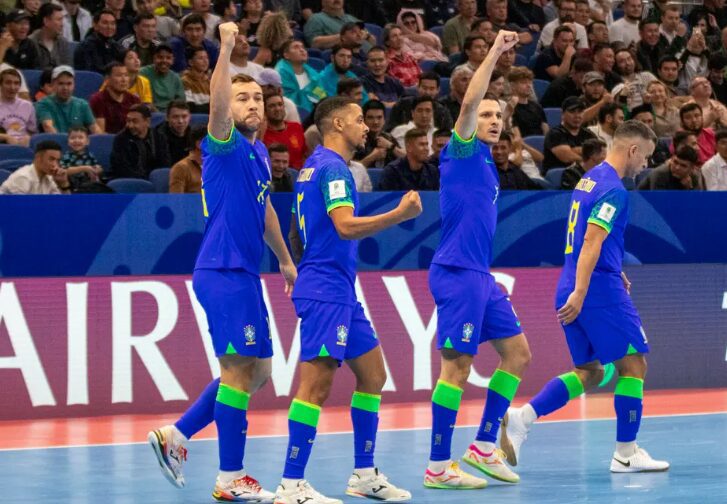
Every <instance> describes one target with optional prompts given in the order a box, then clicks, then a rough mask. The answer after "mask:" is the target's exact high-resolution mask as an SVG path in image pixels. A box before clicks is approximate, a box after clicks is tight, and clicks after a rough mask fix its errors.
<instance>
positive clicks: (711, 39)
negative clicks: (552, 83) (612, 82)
mask: <svg viewBox="0 0 727 504" xmlns="http://www.w3.org/2000/svg"><path fill="white" fill-rule="evenodd" d="M687 23H688V24H689V26H690V27H691V28H692V37H693V36H694V35H696V34H697V33H698V34H699V36H700V38H702V39H703V41H704V49H705V50H706V51H707V52H708V53H709V52H715V51H718V50H719V49H720V47H721V45H722V44H721V41H720V32H719V30H718V28H717V25H716V23H714V21H713V20H710V18H709V14H707V12H705V10H704V9H702V8H700V7H695V8H693V9H692V11H691V12H690V13H689V15H688V16H687ZM31 26H32V23H31ZM687 45H689V42H688V41H687ZM692 54H699V53H697V52H693V53H692Z"/></svg>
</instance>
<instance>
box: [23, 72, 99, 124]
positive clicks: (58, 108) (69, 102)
mask: <svg viewBox="0 0 727 504" xmlns="http://www.w3.org/2000/svg"><path fill="white" fill-rule="evenodd" d="M51 79H52V82H53V88H54V89H55V92H54V93H53V94H52V95H50V96H46V97H45V98H43V99H42V100H40V101H39V102H38V103H37V104H36V105H35V113H36V116H37V118H38V122H39V123H40V125H41V127H42V128H43V131H44V132H45V133H68V131H69V129H70V128H71V126H83V127H85V128H88V129H89V130H90V131H91V133H101V128H100V127H99V125H98V124H96V119H95V118H94V117H93V112H91V107H90V106H89V105H88V102H87V101H86V100H84V99H83V98H77V97H75V96H73V89H74V87H75V72H74V70H73V68H71V67H69V66H59V67H55V68H54V69H53V73H52V74H51Z"/></svg>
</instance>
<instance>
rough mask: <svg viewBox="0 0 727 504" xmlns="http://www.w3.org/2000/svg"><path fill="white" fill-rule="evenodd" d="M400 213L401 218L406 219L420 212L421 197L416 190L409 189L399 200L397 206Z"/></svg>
mask: <svg viewBox="0 0 727 504" xmlns="http://www.w3.org/2000/svg"><path fill="white" fill-rule="evenodd" d="M397 209H398V210H399V213H400V214H401V220H402V221H406V220H409V219H413V218H414V217H417V216H418V215H419V214H421V213H422V199H421V198H420V197H419V193H418V192H416V191H409V192H408V193H406V194H405V195H404V196H403V197H402V198H401V201H400V202H399V206H398V208H397Z"/></svg>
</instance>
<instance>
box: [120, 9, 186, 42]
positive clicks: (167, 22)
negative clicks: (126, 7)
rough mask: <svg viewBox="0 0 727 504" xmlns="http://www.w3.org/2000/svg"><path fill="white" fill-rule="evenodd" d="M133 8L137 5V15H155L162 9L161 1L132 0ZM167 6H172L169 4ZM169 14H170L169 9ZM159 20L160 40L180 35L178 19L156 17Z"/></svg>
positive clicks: (158, 32)
mask: <svg viewBox="0 0 727 504" xmlns="http://www.w3.org/2000/svg"><path fill="white" fill-rule="evenodd" d="M131 3H132V6H133V5H134V4H135V5H136V6H135V7H134V9H133V10H134V11H135V12H136V13H137V14H155V12H156V11H157V10H159V9H160V8H161V1H160V0H132V2H131ZM167 5H171V4H169V3H167ZM166 12H167V14H168V13H169V12H170V11H169V9H167V11H166ZM154 17H155V18H156V20H157V37H159V39H160V40H168V39H170V38H172V37H174V36H177V35H179V23H178V22H177V20H176V19H172V18H171V17H169V16H168V15H156V14H155V15H154Z"/></svg>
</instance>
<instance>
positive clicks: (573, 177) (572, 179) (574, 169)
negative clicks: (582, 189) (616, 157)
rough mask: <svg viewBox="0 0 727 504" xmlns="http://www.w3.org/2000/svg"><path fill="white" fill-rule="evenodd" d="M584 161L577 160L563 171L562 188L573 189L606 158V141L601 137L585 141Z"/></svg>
mask: <svg viewBox="0 0 727 504" xmlns="http://www.w3.org/2000/svg"><path fill="white" fill-rule="evenodd" d="M582 154H583V161H575V162H574V163H573V164H571V165H570V166H568V167H567V168H566V169H565V171H564V172H563V177H562V178H561V179H560V188H561V189H565V190H568V191H572V190H573V189H575V188H576V185H577V184H578V182H579V181H580V180H581V178H583V175H585V174H586V172H588V171H589V170H590V169H591V168H593V167H594V166H598V165H599V164H601V163H603V161H604V160H605V159H606V143H605V142H604V141H603V140H601V139H600V138H591V139H589V140H586V141H585V142H583V149H582Z"/></svg>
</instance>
